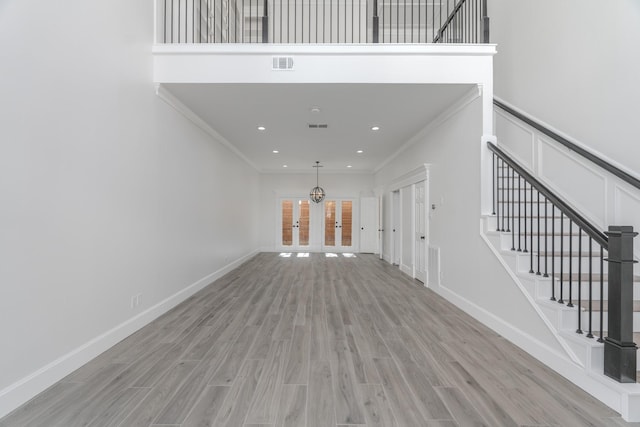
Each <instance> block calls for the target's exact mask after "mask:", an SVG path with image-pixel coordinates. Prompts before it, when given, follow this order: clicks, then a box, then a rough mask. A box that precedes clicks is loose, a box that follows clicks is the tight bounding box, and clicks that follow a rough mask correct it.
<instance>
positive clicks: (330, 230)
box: [324, 200, 338, 246]
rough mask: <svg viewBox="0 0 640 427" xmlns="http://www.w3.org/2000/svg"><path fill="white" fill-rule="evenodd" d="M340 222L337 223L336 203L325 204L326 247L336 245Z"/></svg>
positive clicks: (329, 201)
mask: <svg viewBox="0 0 640 427" xmlns="http://www.w3.org/2000/svg"><path fill="white" fill-rule="evenodd" d="M337 228H338V222H337V221H336V202H335V201H333V200H327V201H325V202H324V245H325V246H335V245H336V230H337Z"/></svg>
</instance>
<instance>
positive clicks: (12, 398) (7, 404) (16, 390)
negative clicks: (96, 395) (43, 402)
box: [0, 250, 259, 418]
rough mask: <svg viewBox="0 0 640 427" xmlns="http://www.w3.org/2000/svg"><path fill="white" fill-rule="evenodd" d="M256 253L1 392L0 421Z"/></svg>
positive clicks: (256, 251) (174, 295)
mask: <svg viewBox="0 0 640 427" xmlns="http://www.w3.org/2000/svg"><path fill="white" fill-rule="evenodd" d="M258 252H259V251H258V250H254V251H252V252H250V253H248V254H247V255H244V256H242V257H240V258H238V259H237V260H235V261H233V262H231V263H230V264H227V265H226V266H224V267H222V268H221V269H219V270H218V271H215V272H213V273H211V274H209V275H207V276H205V277H203V278H202V279H200V280H198V281H197V282H195V283H193V284H191V285H189V286H187V287H186V288H184V289H182V290H180V291H178V292H176V293H175V294H173V295H171V296H170V297H168V298H166V299H165V300H163V301H161V302H159V303H157V304H156V305H154V306H153V307H150V308H148V309H147V310H145V311H143V312H142V313H139V314H138V315H136V316H134V317H132V318H130V319H128V320H126V321H125V322H123V323H121V324H120V325H117V326H116V327H114V328H113V329H111V330H109V331H107V332H105V333H103V334H101V335H99V336H97V337H95V338H93V339H92V340H90V341H88V342H86V343H84V344H83V345H81V346H80V347H77V348H76V349H74V350H72V351H70V352H69V353H67V354H65V355H63V356H61V357H59V358H58V359H56V360H54V361H52V362H50V363H48V364H47V365H45V366H43V367H42V368H40V369H38V370H37V371H35V372H33V373H32V374H30V375H28V376H26V377H24V378H22V379H20V380H19V381H17V382H15V383H13V384H11V385H10V386H8V387H6V388H4V389H3V390H0V418H1V417H4V416H5V415H7V414H9V413H10V412H11V411H13V410H14V409H16V408H18V407H19V406H20V405H22V404H24V403H26V402H27V401H29V400H30V399H32V398H33V397H34V396H36V395H37V394H39V393H41V392H43V391H44V390H46V389H47V388H49V387H50V386H52V385H53V384H55V383H56V382H58V381H60V380H61V379H63V378H64V377H66V376H67V375H69V374H70V373H71V372H73V371H75V370H76V369H78V368H79V367H81V366H82V365H84V364H86V363H87V362H89V361H90V360H92V359H94V358H95V357H96V356H98V355H100V354H101V353H103V352H104V351H106V350H108V349H109V348H111V347H113V346H114V345H115V344H117V343H118V342H120V341H122V340H123V339H125V338H126V337H128V336H129V335H131V334H133V333H134V332H136V331H137V330H139V329H141V328H142V327H144V326H146V325H148V324H149V323H151V322H152V321H153V320H155V319H157V318H158V317H159V316H161V315H162V314H164V313H166V312H167V311H169V310H170V309H172V308H173V307H175V306H176V305H178V304H180V303H181V302H182V301H184V300H186V299H187V298H189V297H190V296H192V295H194V294H195V293H196V292H198V291H200V290H201V289H203V288H205V287H206V286H207V285H209V284H210V283H212V282H214V281H216V280H218V279H219V278H220V277H222V276H224V275H225V274H227V273H228V272H230V271H231V270H233V269H235V268H237V267H238V266H240V265H241V264H242V263H243V262H245V261H247V260H249V259H251V258H252V257H254V256H255V255H256V254H257V253H258Z"/></svg>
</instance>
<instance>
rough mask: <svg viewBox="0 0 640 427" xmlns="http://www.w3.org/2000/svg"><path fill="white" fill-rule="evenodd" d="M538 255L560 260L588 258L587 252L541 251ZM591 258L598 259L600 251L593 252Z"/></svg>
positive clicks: (605, 252)
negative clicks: (564, 258)
mask: <svg viewBox="0 0 640 427" xmlns="http://www.w3.org/2000/svg"><path fill="white" fill-rule="evenodd" d="M603 253H604V254H605V255H606V254H607V251H604V252H603ZM535 254H536V252H534V255H535ZM538 255H540V256H542V257H544V256H547V255H549V256H552V255H553V256H554V257H556V258H560V257H572V258H577V257H581V258H589V252H576V251H574V252H567V251H565V252H560V251H556V252H551V251H548V252H545V251H541V252H539V253H538ZM591 255H592V256H593V258H600V251H599V250H598V251H595V250H594V251H593V253H592V254H591Z"/></svg>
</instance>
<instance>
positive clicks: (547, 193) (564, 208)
mask: <svg viewBox="0 0 640 427" xmlns="http://www.w3.org/2000/svg"><path fill="white" fill-rule="evenodd" d="M487 146H488V147H489V149H490V150H491V151H493V152H494V153H496V154H497V155H498V156H499V157H500V158H501V159H502V160H504V162H505V163H507V164H508V165H509V166H511V167H512V168H513V169H514V170H515V171H516V172H518V174H519V175H520V176H521V177H523V178H524V179H525V180H526V181H527V182H528V183H529V184H531V185H533V186H534V187H535V189H536V191H538V192H540V194H542V195H544V197H546V198H547V200H550V201H551V203H553V204H554V206H556V207H557V208H558V209H560V211H561V212H562V213H564V214H565V215H566V216H567V217H569V218H570V219H571V220H572V221H573V222H574V223H576V224H577V225H578V227H580V228H581V229H582V230H584V232H585V233H587V234H588V235H589V236H591V237H592V238H593V240H595V241H596V242H598V243H599V244H600V245H601V246H602V247H603V248H604V249H606V250H608V249H609V239H608V237H607V236H606V235H605V234H604V233H603V232H602V231H600V230H599V229H598V228H596V227H595V226H594V225H592V224H591V223H590V222H589V221H588V220H587V219H585V218H584V217H583V216H582V215H580V214H579V213H578V212H576V211H575V210H574V209H573V208H572V207H571V206H569V205H568V204H567V203H566V202H565V201H564V200H562V199H561V198H560V197H558V196H556V195H555V193H554V192H553V191H551V190H550V189H549V188H547V186H546V185H544V184H543V183H541V182H540V181H538V180H537V179H536V178H534V176H533V175H531V174H530V173H529V172H527V171H526V170H525V169H524V168H523V167H522V166H520V165H519V164H518V163H516V161H515V160H513V159H512V158H511V156H509V155H508V154H507V153H505V152H504V151H502V150H501V149H500V148H498V147H496V145H495V144H493V143H491V142H487Z"/></svg>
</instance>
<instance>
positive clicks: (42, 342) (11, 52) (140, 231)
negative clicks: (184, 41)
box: [0, 0, 259, 416]
mask: <svg viewBox="0 0 640 427" xmlns="http://www.w3.org/2000/svg"><path fill="white" fill-rule="evenodd" d="M152 20H153V11H152V2H149V1H142V2H131V1H127V0H112V1H107V2H85V1H72V2H65V4H64V5H61V4H59V3H56V2H42V1H35V0H20V1H18V0H6V1H3V2H2V3H1V4H0V64H2V65H1V66H0V134H1V137H0V200H1V202H0V204H1V208H0V259H1V260H2V261H1V262H0V284H1V285H0V316H1V321H0V337H2V351H1V352H0V366H2V367H3V368H2V369H0V416H1V415H2V414H4V413H6V412H7V411H9V410H11V409H12V407H13V406H15V405H16V404H19V403H20V400H21V399H25V398H28V397H30V396H29V394H30V393H35V392H37V391H39V390H38V388H42V387H45V386H46V385H48V383H50V382H52V381H55V380H56V379H57V376H59V375H62V374H64V373H65V371H66V370H68V369H72V368H73V367H74V365H76V364H77V363H82V362H84V361H86V360H84V359H86V357H89V356H91V355H92V352H95V351H98V350H101V349H104V348H102V347H104V345H108V344H109V340H113V339H119V338H118V334H119V333H121V332H122V331H124V330H125V329H126V328H121V329H117V328H118V327H119V326H121V325H123V324H126V322H130V321H131V319H132V318H134V316H136V315H139V314H141V313H144V312H145V310H147V309H149V308H150V307H153V306H154V305H156V304H158V303H160V302H161V301H163V300H165V299H167V298H169V297H171V296H173V295H175V294H176V293H178V292H180V291H184V290H185V289H186V288H187V287H188V286H190V285H192V284H197V283H199V282H198V281H199V280H201V279H204V280H205V282H202V283H200V284H201V285H202V284H203V283H206V280H207V278H211V277H213V276H212V274H213V273H215V272H217V271H220V270H221V269H223V268H224V267H225V266H227V265H229V264H230V263H232V262H233V261H234V260H237V259H240V258H242V257H244V256H246V255H248V254H250V253H252V251H254V250H255V249H256V248H257V247H258V232H257V223H256V219H257V218H256V212H257V211H258V208H257V206H258V204H257V200H258V197H259V194H258V189H259V186H258V175H257V173H256V172H255V171H254V170H253V169H251V168H250V167H248V166H247V165H246V164H245V163H243V162H242V161H240V160H239V159H238V158H237V157H236V156H235V155H233V154H231V153H230V152H229V151H228V150H227V149H226V148H224V147H223V146H222V145H220V144H219V143H217V142H215V141H213V140H211V139H210V138H209V137H208V136H207V135H205V134H204V133H203V132H202V131H201V130H200V129H198V128H196V127H195V126H193V125H192V124H191V123H190V122H189V121H187V120H186V119H185V118H183V117H182V116H181V115H179V114H178V113H177V112H175V111H174V110H172V109H171V108H170V107H169V106H168V105H167V104H165V103H164V102H162V101H161V100H160V99H159V98H158V97H157V96H156V95H155V94H154V87H153V85H152V83H151V82H152V57H151V43H152V36H153V25H152V24H153V22H152ZM192 289H193V288H192ZM135 294H142V296H141V301H140V305H139V306H138V307H137V308H136V309H131V308H130V301H131V296H132V295H135ZM174 302H175V301H174ZM134 323H135V322H134ZM128 325H129V329H130V328H131V322H130V323H128ZM138 326H140V325H138ZM113 328H116V330H115V332H114V331H113ZM108 331H111V332H112V333H111V334H110V335H108V336H102V337H100V336H101V334H104V333H106V332H108ZM96 338H98V341H100V339H102V338H104V339H103V340H102V341H101V342H99V343H96V342H95V341H94V342H92V343H91V342H90V341H91V340H94V339H96ZM120 338H122V337H120ZM87 343H90V344H91V345H89V347H87V348H81V346H83V345H85V344H87ZM79 349H80V350H81V351H80V353H81V354H78V353H77V351H78V350H79ZM70 354H73V355H74V356H73V357H71V358H70V359H69V358H67V359H65V357H67V356H68V355H70ZM59 358H62V359H59ZM65 360H66V362H65ZM70 360H71V361H70ZM48 364H51V365H48ZM47 365H48V366H47ZM40 369H43V370H42V371H40V372H38V373H37V374H36V375H34V376H33V377H28V376H29V375H31V374H33V373H34V372H36V371H37V370H40Z"/></svg>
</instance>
